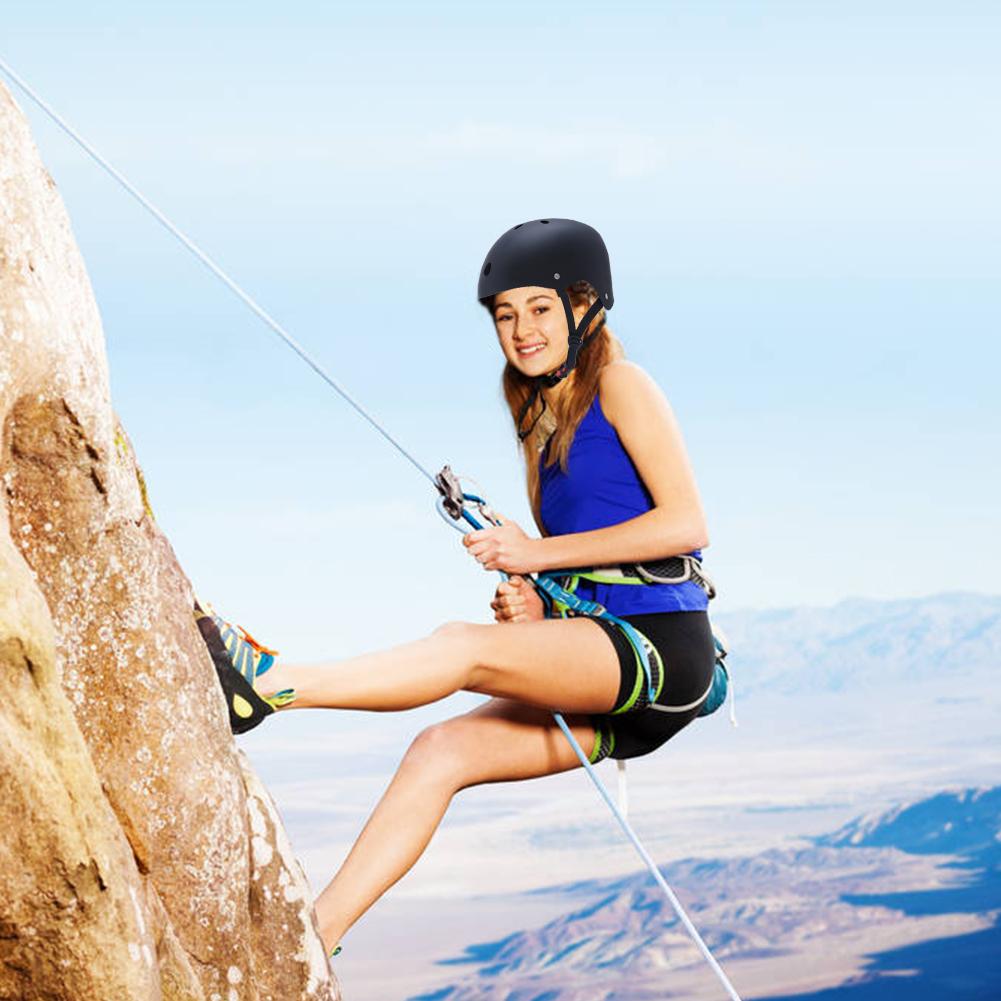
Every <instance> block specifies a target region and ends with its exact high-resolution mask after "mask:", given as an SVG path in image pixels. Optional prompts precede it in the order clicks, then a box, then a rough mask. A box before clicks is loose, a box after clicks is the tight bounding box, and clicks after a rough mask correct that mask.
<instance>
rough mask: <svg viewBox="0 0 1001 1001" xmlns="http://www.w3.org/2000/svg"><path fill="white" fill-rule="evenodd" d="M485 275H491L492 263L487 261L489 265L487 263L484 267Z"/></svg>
mask: <svg viewBox="0 0 1001 1001" xmlns="http://www.w3.org/2000/svg"><path fill="white" fill-rule="evenodd" d="M483 273H484V274H485V275H488V274H490V262H489V261H487V263H486V267H484V269H483Z"/></svg>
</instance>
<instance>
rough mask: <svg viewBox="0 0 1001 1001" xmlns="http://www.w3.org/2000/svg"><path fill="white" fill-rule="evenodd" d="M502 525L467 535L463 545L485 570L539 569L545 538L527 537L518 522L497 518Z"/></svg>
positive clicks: (463, 539)
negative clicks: (540, 552)
mask: <svg viewBox="0 0 1001 1001" xmlns="http://www.w3.org/2000/svg"><path fill="white" fill-rule="evenodd" d="M497 517H498V519H499V520H500V524H499V525H495V526H492V527H490V528H480V529H477V530H476V531H474V532H467V533H466V534H465V535H463V537H462V544H463V545H464V546H465V547H466V548H467V549H468V550H469V554H470V555H471V556H472V557H474V558H475V559H476V560H478V561H479V563H480V564H481V565H482V566H483V569H484V570H502V571H503V572H504V573H508V574H525V573H531V572H532V571H533V570H538V569H539V555H540V554H539V546H540V543H541V542H542V540H541V539H533V538H531V537H529V536H528V535H526V534H525V532H524V530H523V529H522V528H521V526H520V525H518V523H517V522H515V521H511V520H509V519H508V518H502V517H501V516H500V515H498V516H497Z"/></svg>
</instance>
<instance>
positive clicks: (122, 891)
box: [0, 84, 340, 1001]
mask: <svg viewBox="0 0 1001 1001" xmlns="http://www.w3.org/2000/svg"><path fill="white" fill-rule="evenodd" d="M0 429H2V439H0V826H2V830H0V1001H13V999H17V1001H22V999H24V1001H33V999H45V1001H63V999H65V1001H70V999H73V1001H99V999H109V1001H111V999H113V1001H125V999H130V1001H138V999H141V1001H147V999H148V1001H157V999H164V1001H182V999H183V1001H297V999H304V1001H305V999H309V1001H314V999H316V1001H339V998H340V991H339V989H338V986H337V983H336V980H335V979H334V978H333V977H332V974H331V973H330V970H329V967H328V964H327V960H326V956H325V955H324V951H323V945H322V943H321V941H320V938H319V935H318V933H317V927H316V919H315V915H314V912H313V907H312V894H311V892H310V890H309V887H308V884H307V882H306V878H305V875H304V873H303V870H302V867H301V865H300V864H299V862H298V861H297V860H296V858H295V857H294V855H293V853H292V849H291V846H290V844H289V840H288V837H287V835H286V833H285V831H284V828H283V827H282V822H281V818H280V816H279V814H278V811H277V809H276V807H275V804H274V802H273V801H272V799H271V797H270V796H269V794H268V792H267V791H266V790H265V789H264V787H263V786H262V784H261V783H260V782H259V781H258V779H257V778H256V776H255V775H254V773H253V771H252V769H251V767H250V765H249V762H248V761H247V759H246V757H245V755H244V754H243V753H242V752H241V751H240V750H238V748H237V747H236V745H235V743H234V741H233V738H232V736H231V734H230V731H229V723H228V718H227V713H226V706H225V701H224V699H223V696H222V693H221V690H220V689H219V685H218V681H217V679H216V675H215V671H214V668H213V666H212V663H211V661H210V659H209V656H208V653H207V651H206V649H205V647H204V645H203V643H202V641H201V637H200V634H199V632H198V629H197V627H196V626H195V624H194V621H193V618H192V615H191V609H192V601H193V595H192V589H191V585H190V583H189V582H188V580H187V578H186V577H185V575H184V572H183V571H182V570H181V568H180V566H179V565H178V562H177V559H176V557H175V555H174V552H173V550H172V548H171V546H170V543H169V542H168V541H167V539H166V538H165V537H164V535H163V533H162V532H161V531H160V530H159V528H158V527H157V525H156V522H155V521H154V518H153V515H152V511H151V510H150V505H149V502H148V500H147V497H146V490H145V486H144V483H143V478H142V473H141V471H140V469H139V466H138V465H137V462H136V457H135V454H134V452H133V449H132V446H131V444H130V442H129V439H128V436H127V435H126V433H125V431H124V429H123V428H122V427H121V425H120V423H119V422H118V420H117V418H116V416H115V414H114V411H113V410H112V407H111V399H110V391H109V382H108V367H107V360H106V355H105V347H104V335H103V332H102V329H101V323H100V317H99V315H98V310H97V306H96V304H95V301H94V297H93V293H92V292H91V288H90V283H89V281H88V278H87V274H86V270H85V268H84V265H83V261H82V259H81V257H80V253H79V251H78V249H77V246H76V243H75V241H74V238H73V234H72V231H71V229H70V224H69V219H68V218H67V214H66V211H65V208H64V206H63V203H62V200H61V198H60V197H59V193H58V191H57V190H56V186H55V184H54V183H53V181H52V178H51V177H50V176H49V174H48V173H47V172H46V170H45V168H44V167H43V165H42V163H41V160H40V158H39V155H38V152H37V150H36V148H35V145H34V142H33V140H32V138H31V134H30V131H29V128H28V124H27V122H26V120H25V118H24V116H23V115H22V113H21V112H20V110H19V109H18V107H17V106H16V105H15V103H14V101H13V100H12V98H11V95H10V94H9V92H8V91H7V90H6V89H5V88H4V87H3V85H2V84H0Z"/></svg>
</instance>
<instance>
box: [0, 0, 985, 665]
mask: <svg viewBox="0 0 1001 1001" xmlns="http://www.w3.org/2000/svg"><path fill="white" fill-rule="evenodd" d="M3 20H4V29H5V30H4V32H3V37H2V42H0V53H2V55H3V56H4V58H6V59H7V60H8V61H10V62H11V63H12V65H14V67H15V68H16V69H17V70H18V71H19V72H20V73H21V74H22V75H23V76H25V77H26V78H27V79H28V80H29V81H30V82H31V83H32V84H33V85H34V86H35V87H37V88H38V89H39V90H40V91H41V92H42V93H43V94H44V95H45V96H46V98H47V99H48V100H49V101H50V102H51V103H52V104H53V105H54V106H55V107H56V108H57V109H58V110H59V111H60V112H61V113H62V114H63V115H64V116H65V117H67V118H68V119H69V120H70V121H71V122H72V123H73V124H74V125H75V126H76V127H77V128H78V129H79V130H80V131H81V132H82V133H83V134H84V135H86V136H87V137H88V138H89V139H90V140H91V141H92V142H93V143H94V144H95V145H96V146H97V147H98V149H100V150H101V151H102V152H103V153H104V154H105V155H106V156H107V157H109V159H111V160H112V162H114V163H115V164H116V166H118V167H119V168H120V169H121V170H122V171H123V172H124V173H125V174H126V175H127V176H129V177H130V178H131V180H132V181H133V182H134V183H135V184H136V185H137V186H138V187H139V188H140V189H142V190H143V191H144V192H145V193H146V194H147V195H148V196H149V197H150V198H151V199H152V200H153V201H154V202H156V203H157V204H158V205H159V206H160V207H161V208H162V209H163V210H164V211H165V212H166V213H167V214H168V215H169V216H171V217H172V218H173V219H174V220H175V222H176V223H177V224H178V225H180V226H181V227H182V228H183V229H185V230H186V231H188V232H189V233H190V235H191V236H192V237H194V239H196V241H198V242H199V243H201V244H202V245H203V246H204V247H205V248H206V249H207V250H208V251H209V252H210V253H212V254H213V255H214V256H215V257H217V259H218V260H219V261H220V262H221V263H222V264H223V266H224V267H226V268H227V269H228V270H229V271H230V272H231V273H232V274H233V275H234V276H235V277H237V278H238V280H240V281H241V282H243V283H244V284H245V285H246V287H247V288H248V289H249V290H250V291H251V292H252V293H253V294H254V295H255V296H257V297H258V298H259V299H260V301H261V302H262V303H263V304H264V305H265V306H266V307H267V308H268V309H269V310H271V311H272V312H273V313H274V315H275V316H277V317H278V318H279V319H280V320H282V322H284V323H285V324H286V325H287V326H288V327H289V328H290V329H291V330H292V332H293V333H294V334H295V336H296V337H297V338H298V339H299V340H301V341H302V342H303V344H304V345H306V346H307V347H308V348H309V349H310V350H311V351H313V352H314V353H315V354H316V355H317V357H318V358H319V359H320V360H321V361H322V362H323V363H324V364H325V365H326V366H327V367H328V368H329V369H330V370H331V371H332V372H333V373H334V374H335V376H336V377H337V378H338V379H339V380H340V381H341V382H342V383H343V384H344V385H345V386H346V387H347V388H348V389H349V390H350V391H351V392H352V393H353V394H354V395H355V396H357V397H358V398H359V399H360V400H361V401H362V402H363V403H364V404H365V405H366V406H367V407H369V408H370V409H371V410H372V411H373V412H374V413H375V414H376V415H377V416H378V417H379V418H380V419H382V420H383V421H384V422H385V423H386V424H387V425H388V427H389V429H390V430H391V431H392V432H394V433H396V434H397V435H398V436H399V437H400V438H401V439H402V440H403V441H404V444H405V445H406V446H407V447H408V448H410V449H412V450H413V451H414V452H415V453H416V454H417V456H418V457H419V458H420V459H421V461H422V462H424V464H425V465H427V466H429V467H431V468H434V469H437V468H439V467H440V466H441V465H442V464H443V463H445V462H449V463H450V464H451V465H452V466H453V468H456V469H458V470H460V471H462V472H466V473H468V474H470V475H472V476H474V477H475V478H476V479H477V480H478V481H479V482H480V483H481V484H482V485H483V488H484V490H485V491H486V492H487V493H488V495H489V496H490V497H491V498H492V499H493V500H494V503H495V506H496V507H497V508H498V509H499V510H501V511H502V512H504V513H507V514H508V515H510V516H511V517H514V518H515V519H516V520H518V521H519V522H520V523H521V524H522V525H523V526H526V527H528V526H530V524H531V519H530V516H529V513H528V506H527V502H526V501H525V498H524V491H523V487H522V477H521V470H520V464H519V458H518V455H517V452H516V449H515V447H514V443H513V441H512V433H511V431H510V427H509V424H508V421H507V418H506V414H505V410H504V408H503V404H502V402H501V397H500V393H499V374H500V367H501V356H500V353H499V350H498V348H497V346H496V344H495V342H494V340H493V335H492V331H491V328H490V325H489V321H488V318H487V316H486V314H485V313H484V312H483V310H482V308H481V307H480V306H479V305H478V304H477V303H476V300H475V285H476V277H477V272H478V268H479V265H480V263H481V261H482V259H483V256H484V254H485V253H486V250H487V248H488V247H489V246H490V244H491V243H492V242H493V240H494V239H495V238H496V237H497V236H498V235H499V234H500V233H501V232H503V231H504V230H505V229H507V228H508V227H509V226H511V225H513V224H514V223H515V222H520V221H524V220H527V219H532V218H538V217H546V216H549V215H552V216H569V217H572V218H577V219H582V220H584V221H586V222H588V223H590V224H591V225H593V226H595V227H596V228H597V229H598V230H599V231H600V232H601V233H602V235H603V236H604V238H605V241H606V243H607V245H608V247H609V251H610V255H611V260H612V268H613V276H614V282H615V292H616V303H615V307H614V309H613V310H612V311H611V312H610V314H609V326H610V327H611V328H612V329H613V330H614V331H615V332H616V333H617V334H618V335H619V337H620V338H621V339H622V340H623V342H624V343H625V345H626V348H627V352H628V353H629V355H630V357H632V358H633V359H634V360H636V361H637V362H639V363H640V364H641V365H643V366H645V367H646V368H647V369H648V370H649V371H650V372H651V373H652V374H653V375H654V377H655V378H656V379H657V380H658V382H659V383H660V385H661V386H662V387H663V389H664V391H665V393H666V394H667V396H668V398H669V399H670V401H671V403H672V405H673V407H674V409H675V411H676V413H677V415H678V418H679V420H680V422H681V425H682V429H683V432H684V434H685V438H686V441H687V444H688V448H689V452H690V455H691V458H692V462H693V465H694V468H695V471H696V475H697V478H698V482H699V486H700V490H701V492H702V497H703V502H704V504H705V507H706V512H707V516H708V520H709V529H710V537H711V540H712V544H711V546H710V548H709V549H708V550H707V551H706V560H707V567H708V568H709V569H710V572H711V573H713V575H714V577H715V578H716V579H717V582H718V585H719V588H720V597H719V598H718V599H717V601H716V602H714V610H716V611H720V612H723V611H726V610H728V609H735V608H746V607H761V608H764V607H775V606H785V605H793V604H827V603H831V602H834V601H837V600H839V599H840V598H843V597H846V596H850V595H865V596H873V597H898V596H910V595H919V594H926V593H931V592H934V591H939V590H947V589H970V590H982V591H990V592H996V591H997V584H996V581H997V573H996V567H997V566H998V563H999V560H1001V541H999V540H1001V533H999V532H998V515H997V510H998V502H997V500H996V498H997V496H998V494H999V492H1001V475H999V466H998V463H997V461H996V459H992V456H994V455H996V454H997V451H998V447H999V444H1001V443H999V440H998V439H999V435H998V427H999V420H998V418H999V410H1001V403H999V394H998V392H997V389H996V386H997V371H998V368H999V362H1001V357H999V355H1001V349H999V346H998V345H999V338H998V327H999V323H998V321H999V319H1001V296H999V292H998V288H999V285H998V279H999V277H1001V274H999V272H1001V263H999V262H1001V240H999V234H1001V197H999V185H998V182H997V178H998V176H1001V137H999V127H998V124H997V107H998V104H999V98H1001V80H999V76H1001V71H999V69H998V62H997V58H996V56H997V52H998V51H999V42H1001V13H999V12H998V10H997V8H996V7H995V6H993V5H990V4H968V3H954V4H949V5H930V4H913V3H912V4H889V3H882V4H880V3H876V4H860V3H848V4H833V3H818V4H808V5H803V4H792V3H788V4H787V3H762V4H753V5H752V4H738V3H732V4H726V3H686V4H670V3H668V4H629V3H626V4H615V5H609V4H602V5H597V4H574V5H569V4H561V3H556V4H549V5H545V6H543V7H535V6H530V5H529V4H527V3H510V4H506V5H504V7H503V9H502V10H501V9H500V8H498V7H496V6H495V5H490V6H487V5H470V4H459V3H424V4H420V5H412V4H403V3H393V4H387V3H367V4H365V5H364V6H362V5H360V4H359V5H350V6H348V5H341V4H325V5H320V4H314V3H296V2H289V3H285V4H282V5H273V4H267V5H265V4H260V3H241V4H239V5H237V4H230V3H226V4H210V5H205V4H193V3H172V4H143V5H136V4H125V3H121V2H111V0H108V2H104V3H92V4H69V3H46V2H32V3H14V4H7V5H5V8H4V18H3ZM15 96H16V98H17V99H18V101H19V103H21V105H22V106H23V107H25V110H26V111H27V113H28V115H29V117H30V119H31V121H32V124H33V127H34V132H35V136H36V140H37V142H38V144H39V147H40V149H41V152H42V155H43V157H44V159H45V162H46V164H47V166H48V168H49V170H50V171H51V173H52V174H53V176H54V178H55V180H56V182H57V184H58V185H59V187H60V189H61V191H62V194H63V197H64V199H65V201H66V203H67V206H68V208H69V211H70V215H71V218H72V220H73V224H74V230H75V233H76V235H77V238H78V241H79V243H80V246H81V249H82V251H83V253H84V256H85V258H86V262H87V266H88V269H89V272H90V275H91V279H92V282H93V285H94V289H95V294H96V296H97V299H98V303H99V306H100V308H101V312H102V315H103V318H104V324H105V332H106V338H107V346H108V356H109V361H110V366H111V376H112V392H113V399H114V403H115V406H116V409H117V410H118V412H119V413H120V414H121V416H122V418H123V420H124V422H125V425H126V428H127V429H128V431H129V433H130V435H131V437H132V439H133V443H134V445H135V447H136V449H137V452H138V455H139V458H140V461H141V463H142V465H143V467H144V469H145V472H146V476H147V479H148V481H149V485H150V490H151V499H152V502H153V506H154V510H155V511H156V514H157V517H158V520H159V522H160V524H161V525H162V526H163V528H164V530H165V531H166V532H167V534H168V536H169V537H170V539H171V541H172V543H173V545H174V547H175V549H176V551H177V553H178V556H179V558H180V559H181V562H182V565H183V566H184V567H185V569H186V571H187V572H188V574H189V576H191V578H192V580H193V581H194V583H195V585H196V587H197V588H198V590H199V591H201V592H203V593H205V594H206V596H207V597H208V598H209V599H210V600H213V601H214V602H215V604H216V605H217V606H218V607H219V608H220V610H221V611H222V612H223V613H224V614H229V615H231V616H233V617H235V618H236V619H238V620H239V621H241V622H243V623H244V624H245V625H247V626H248V628H250V629H251V630H252V631H253V632H254V633H255V635H259V636H261V637H262V638H263V639H264V641H265V642H268V643H271V644H273V645H276V646H279V647H280V648H282V649H283V650H284V651H285V652H286V654H288V655H290V656H293V657H295V658H319V657H328V656H339V655H342V654H346V653H350V652H354V651H357V650H363V649H369V648H371V647H373V646H375V645H382V644H383V643H389V642H402V641H404V640H406V639H409V638H412V637H414V636H417V635H420V634H423V633H424V632H426V631H428V630H429V629H431V628H432V627H433V626H434V625H435V624H437V623H438V622H441V621H444V620H446V619H449V618H470V619H479V620H481V621H486V620H488V619H489V617H490V610H489V608H488V607H487V602H488V601H489V599H490V596H491V594H492V592H493V587H494V586H495V583H496V581H497V578H496V576H495V575H492V574H484V573H483V572H482V571H480V570H479V569H478V568H477V567H476V566H475V564H473V562H472V560H471V559H470V558H469V557H468V556H466V554H465V553H464V551H462V547H461V546H460V545H459V539H458V535H457V534H456V533H454V532H451V531H450V530H449V529H448V528H446V527H445V526H444V525H442V524H441V522H440V521H439V520H438V518H437V516H436V515H435V513H434V510H433V500H434V495H433V492H432V491H431V490H430V489H429V487H428V485H427V483H426V482H425V481H424V480H423V478H421V477H420V476H418V475H417V474H416V473H415V472H414V470H413V469H412V467H410V466H409V464H407V463H405V462H404V461H403V460H401V459H400V457H399V456H398V455H397V454H396V453H395V452H393V451H392V450H391V449H390V448H388V447H387V446H386V445H385V444H384V442H383V441H382V439H381V438H379V437H378V436H377V435H376V434H375V433H374V432H372V431H371V430H370V429H369V428H368V426H367V425H365V424H364V423H363V422H362V421H361V420H360V419H359V418H358V417H357V416H356V415H355V414H354V412H353V411H351V410H350V408H349V407H348V406H347V405H346V404H345V403H344V402H343V401H342V400H341V399H340V398H339V397H337V396H336V394H334V393H332V392H331V391H330V390H329V389H328V388H327V387H326V386H325V385H324V384H323V383H322V382H321V381H320V380H319V379H318V378H317V377H316V376H315V375H314V374H313V373H312V372H311V371H310V370H309V369H308V368H307V367H306V366H304V365H303V364H302V362H301V361H299V360H298V359H297V358H296V357H295V356H294V355H293V354H292V353H291V352H290V351H289V350H288V349H287V348H286V347H285V346H284V345H282V344H281V343H280V342H279V341H278V340H277V339H276V338H275V337H274V336H273V335H272V334H270V333H269V332H268V331H266V330H265V329H264V328H263V327H262V326H261V325H260V324H259V323H258V321H257V320H255V319H254V318H253V317H252V316H251V315H250V314H249V313H247V312H246V311H245V309H244V308H243V307H242V306H241V305H240V304H239V303H238V302H236V300H234V299H232V298H231V297H230V295H229V293H228V292H226V291H225V290H224V289H223V288H222V287H221V286H219V285H217V284H216V283H215V282H214V281H213V280H212V279H211V277H210V276H209V275H208V273H207V272H206V271H205V270H204V269H203V268H202V267H201V266H200V265H199V264H197V263H196V262H194V261H193V260H191V259H190V258H188V257H186V256H185V254H184V253H183V252H182V251H181V249H180V248H179V247H178V246H177V245H176V244H175V243H174V242H173V241H172V240H171V238H170V237H168V236H167V235H166V234H164V233H163V232H162V231H160V230H159V229H158V228H157V227H156V226H155V225H154V224H153V223H152V221H151V220H149V219H148V217H146V216H145V215H144V213H142V211H141V210H140V209H139V208H138V206H136V205H135V204H134V203H132V202H131V201H130V200H128V199H127V197H126V196H125V195H124V194H123V193H122V192H121V191H120V190H119V189H117V188H116V187H115V186H114V185H113V184H112V183H111V182H110V181H109V180H108V179H107V178H106V177H105V176H104V175H102V174H101V173H100V172H99V171H98V169H97V168H96V167H95V166H94V165H93V164H92V163H90V162H89V161H88V160H86V159H85V158H84V157H83V155H82V154H81V153H80V152H79V151H78V150H77V149H76V148H75V147H74V146H72V144H71V143H70V142H69V140H67V139H66V138H65V137H64V136H62V134H61V133H59V132H58V131H57V130H55V129H54V127H52V126H51V125H50V124H48V123H47V122H46V121H45V120H44V119H43V118H42V116H41V115H40V113H38V112H37V111H36V110H35V109H34V108H32V107H29V106H28V105H27V102H26V100H25V99H23V97H22V96H21V95H19V94H15Z"/></svg>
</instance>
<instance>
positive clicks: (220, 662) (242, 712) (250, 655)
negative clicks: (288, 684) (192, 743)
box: [194, 600, 295, 733]
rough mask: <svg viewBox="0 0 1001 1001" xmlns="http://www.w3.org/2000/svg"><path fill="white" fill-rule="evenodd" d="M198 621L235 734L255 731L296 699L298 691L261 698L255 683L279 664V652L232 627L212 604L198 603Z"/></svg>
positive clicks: (196, 617)
mask: <svg viewBox="0 0 1001 1001" xmlns="http://www.w3.org/2000/svg"><path fill="white" fill-rule="evenodd" d="M194 615H195V622H196V623H197V624H198V629H199V631H200V632H201V634H202V639H203V640H204V641H205V646H206V647H208V651H209V654H210V655H211V657H212V663H213V664H214V665H215V669H216V674H217V675H218V676H219V684H220V685H222V690H223V692H224V694H225V696H226V705H227V707H228V708H229V726H230V729H231V730H232V731H233V733H246V732H247V730H252V729H253V728H254V727H255V726H257V724H258V723H260V722H261V721H262V720H263V719H264V718H265V717H266V716H270V715H271V714H272V713H273V712H274V711H275V710H276V709H279V708H280V707H281V706H286V705H288V704H289V703H290V702H292V701H294V699H295V689H294V688H284V689H282V690H281V691H280V692H275V694H274V695H260V694H259V693H258V692H257V691H256V689H255V685H254V683H255V681H256V679H257V678H259V677H260V676H261V675H262V674H264V672H265V671H267V670H268V668H269V667H271V665H272V664H274V662H275V655H276V654H277V653H278V651H277V650H269V649H268V648H267V647H266V646H263V645H262V644H260V643H258V642H257V640H255V639H254V637H253V636H251V635H250V633H248V632H247V630H246V629H244V628H243V627H242V626H232V625H230V623H228V622H227V621H226V620H225V619H223V618H221V617H220V616H219V615H217V614H216V613H215V611H214V609H213V608H212V606H211V605H210V604H208V602H199V601H198V600H196V601H195V608H194Z"/></svg>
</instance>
